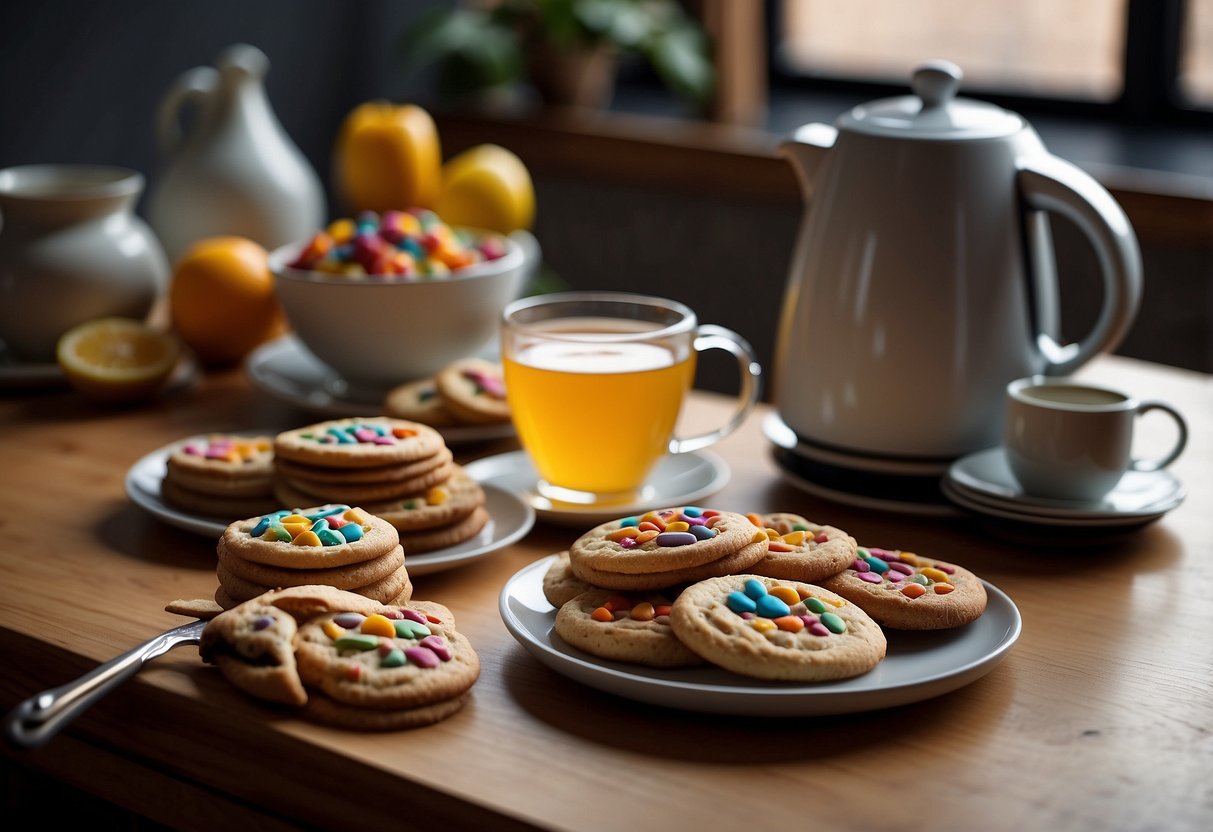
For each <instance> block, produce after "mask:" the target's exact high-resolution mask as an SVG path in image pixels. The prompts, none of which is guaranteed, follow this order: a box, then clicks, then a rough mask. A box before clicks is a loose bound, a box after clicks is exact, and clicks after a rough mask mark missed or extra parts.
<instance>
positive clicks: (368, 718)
mask: <svg viewBox="0 0 1213 832" xmlns="http://www.w3.org/2000/svg"><path fill="white" fill-rule="evenodd" d="M470 698H471V694H467V693H465V694H462V695H461V696H457V697H455V698H453V699H447V700H445V701H443V702H435V703H434V704H432V705H422V706H420V707H418V708H402V709H399V710H394V711H371V710H367V709H366V708H356V707H354V706H352V705H343V704H342V703H340V702H338V701H336V700H334V699H330V698H328V697H327V696H324V695H322V694H320V693H317V692H316V691H312V692H311V693H310V695H309V696H308V699H307V704H306V705H304V706H303V710H302V713H303V716H304V717H305V718H306V719H309V720H311V721H312V722H318V723H320V724H322V725H330V726H332V727H334V728H345V729H347V730H352V731H399V730H402V729H405V728H421V727H423V726H425V725H433V724H434V723H435V722H441V721H442V720H444V719H446V718H447V717H448V716H451V715H452V714H454V713H455V712H456V711H458V710H459V709H460V708H462V707H463V706H464V705H465V704H467V701H468V699H470Z"/></svg>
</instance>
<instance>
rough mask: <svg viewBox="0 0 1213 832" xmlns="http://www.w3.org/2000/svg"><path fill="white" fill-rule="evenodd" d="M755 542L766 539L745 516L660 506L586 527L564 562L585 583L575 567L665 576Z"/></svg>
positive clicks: (699, 564)
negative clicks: (588, 529)
mask: <svg viewBox="0 0 1213 832" xmlns="http://www.w3.org/2000/svg"><path fill="white" fill-rule="evenodd" d="M757 539H762V540H764V541H765V540H766V539H767V535H766V533H765V532H764V531H763V530H761V529H758V528H756V527H755V526H754V524H753V523H751V522H750V521H749V519H747V518H746V517H745V515H742V514H737V513H736V512H732V511H716V510H715V509H699V508H696V507H693V506H687V507H684V508H665V509H658V510H656V511H650V512H647V513H645V514H644V515H642V516H639V517H624V518H621V519H619V520H611V521H609V522H607V523H603V524H601V525H599V526H596V527H594V528H593V529H590V531H588V532H586V533H585V534H583V535H582V536H581V537H579V538H577V540H576V541H574V542H573V545H572V546H571V547H570V548H569V558H570V560H571V561H572V564H573V569H574V571H575V572H577V574H578V575H579V576H580V577H582V578H585V579H586V580H589V579H588V578H586V576H585V574H583V573H582V572H581V571H580V569H579V567H581V566H585V567H587V568H589V569H592V570H595V571H596V572H611V573H623V574H629V575H636V574H644V573H651V572H670V571H674V570H681V569H688V568H691V567H695V566H702V565H703V564H706V563H711V562H712V561H716V560H720V559H721V558H723V557H724V556H726V555H730V554H733V553H735V552H737V551H738V550H739V549H741V548H742V547H743V546H747V545H749V544H751V543H753V542H754V541H755V540H757ZM591 583H593V581H591ZM599 585H600V586H605V585H604V584H599Z"/></svg>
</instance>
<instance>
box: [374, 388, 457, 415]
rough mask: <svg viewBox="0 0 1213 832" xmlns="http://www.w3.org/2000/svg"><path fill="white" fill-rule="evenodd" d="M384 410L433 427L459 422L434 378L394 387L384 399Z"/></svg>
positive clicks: (389, 413) (388, 413)
mask: <svg viewBox="0 0 1213 832" xmlns="http://www.w3.org/2000/svg"><path fill="white" fill-rule="evenodd" d="M383 412H384V413H385V414H386V415H388V416H391V417H392V418H394V419H408V420H409V421H413V422H421V423H422V424H423V425H430V426H432V427H449V426H451V425H454V424H457V423H458V420H457V419H456V418H455V416H454V414H453V413H451V411H450V410H448V409H447V407H446V404H445V403H444V402H443V400H442V396H441V395H440V394H439V392H438V386H437V385H436V384H435V383H434V379H432V378H422V379H418V380H417V381H410V382H408V383H407V384H401V385H398V386H396V387H393V388H392V389H391V390H389V391H388V393H387V396H386V397H385V398H384V400H383Z"/></svg>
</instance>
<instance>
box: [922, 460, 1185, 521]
mask: <svg viewBox="0 0 1213 832" xmlns="http://www.w3.org/2000/svg"><path fill="white" fill-rule="evenodd" d="M945 485H946V486H947V489H946V494H947V496H948V497H949V498H950V499H954V500H957V498H959V499H958V500H957V502H961V501H963V503H964V504H966V507H967V508H972V509H974V510H978V509H979V508H983V507H984V508H986V509H988V510H994V511H1001V512H1003V513H1004V514H1007V513H1009V514H1012V515H1016V516H1018V517H1028V518H1032V519H1033V520H1035V521H1036V522H1042V521H1043V520H1044V519H1054V520H1059V521H1067V522H1068V523H1085V524H1093V525H1110V524H1120V523H1124V524H1131V523H1134V522H1138V521H1141V520H1148V519H1152V518H1157V517H1160V516H1162V515H1163V514H1165V513H1166V512H1168V511H1170V510H1171V509H1173V508H1175V507H1176V506H1178V505H1179V504H1180V503H1182V502H1183V500H1184V497H1185V496H1186V494H1187V489H1186V488H1185V487H1184V485H1183V483H1181V482H1180V481H1179V480H1178V479H1176V478H1175V476H1174V475H1173V474H1171V473H1170V472H1168V471H1129V472H1128V473H1126V474H1125V475H1124V477H1123V478H1122V479H1121V481H1120V482H1119V483H1118V484H1117V486H1116V488H1115V489H1113V490H1112V492H1111V493H1110V494H1108V495H1107V496H1106V497H1104V499H1102V500H1099V501H1091V502H1081V501H1071V500H1051V499H1048V498H1045V497H1035V496H1032V495H1029V494H1025V493H1024V491H1023V489H1022V488H1021V487H1020V485H1019V483H1018V482H1017V481H1016V480H1015V476H1014V475H1013V474H1012V473H1011V469H1010V466H1009V465H1008V464H1007V459H1006V454H1005V452H1004V451H1003V449H1002V447H994V448H987V449H986V450H984V451H978V452H977V453H974V454H969V455H968V456H965V457H962V458H961V459H959V460H957V461H956V462H955V463H953V465H952V467H951V468H949V469H948V474H947V477H946V478H945Z"/></svg>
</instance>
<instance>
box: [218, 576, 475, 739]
mask: <svg viewBox="0 0 1213 832" xmlns="http://www.w3.org/2000/svg"><path fill="white" fill-rule="evenodd" d="M198 651H199V655H200V656H201V658H202V659H203V661H205V662H207V663H209V664H214V665H216V666H218V667H219V669H220V671H221V672H222V673H223V675H224V677H225V678H227V679H228V680H229V681H230V682H231V683H232V684H233V685H235V686H236V687H237V688H239V689H240V690H242V691H244V692H246V693H248V694H250V695H252V696H254V697H257V698H259V699H264V700H267V701H270V702H276V703H281V704H285V705H290V706H293V707H297V708H299V709H300V714H301V715H302V716H303V717H305V718H308V719H311V720H314V721H317V722H321V723H324V724H327V725H333V726H337V727H342V728H350V729H355V730H395V729H401V728H413V727H418V726H422V725H429V724H432V723H434V722H438V721H439V720H441V719H445V718H446V717H448V716H450V715H452V714H454V713H455V712H456V711H458V710H459V709H460V708H461V707H463V705H464V703H465V702H466V701H467V699H468V697H469V695H470V691H471V688H472V686H473V685H474V684H475V682H476V681H477V679H478V678H479V676H480V659H479V656H477V654H476V651H475V650H473V649H472V646H471V644H470V643H469V642H468V640H467V638H466V637H465V636H464V635H463V634H462V633H460V632H459V631H458V630H456V629H455V621H454V617H453V616H452V615H451V612H450V610H449V609H447V608H446V607H444V606H443V605H441V604H437V603H434V602H432V601H409V602H405V601H402V602H399V603H397V604H380V603H377V602H375V601H372V600H370V599H368V598H365V597H363V596H362V595H358V594H354V593H350V592H344V591H341V590H336V589H333V588H332V587H329V586H299V587H294V588H290V589H283V590H280V591H276V592H269V593H266V594H264V595H260V596H258V597H256V598H253V599H250V600H249V601H246V602H245V603H243V604H240V605H239V606H237V607H234V608H232V609H230V610H228V611H226V612H224V613H222V614H220V615H218V616H217V617H215V618H213V619H212V620H211V621H209V622H208V623H207V625H206V627H205V629H204V630H203V631H202V636H201V641H200V643H199V647H198Z"/></svg>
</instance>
